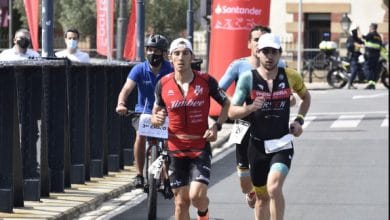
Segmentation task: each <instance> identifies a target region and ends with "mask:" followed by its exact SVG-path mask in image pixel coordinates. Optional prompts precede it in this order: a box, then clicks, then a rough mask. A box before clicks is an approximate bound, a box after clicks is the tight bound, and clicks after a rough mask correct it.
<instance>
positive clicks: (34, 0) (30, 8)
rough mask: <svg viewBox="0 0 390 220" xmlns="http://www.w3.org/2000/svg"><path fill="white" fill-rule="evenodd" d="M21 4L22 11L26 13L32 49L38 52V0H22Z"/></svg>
mask: <svg viewBox="0 0 390 220" xmlns="http://www.w3.org/2000/svg"><path fill="white" fill-rule="evenodd" d="M23 2H24V9H25V11H26V17H27V22H28V29H29V31H30V34H31V42H32V47H33V49H34V50H35V51H38V49H39V42H38V23H39V20H38V19H39V10H38V9H39V0H24V1H23Z"/></svg>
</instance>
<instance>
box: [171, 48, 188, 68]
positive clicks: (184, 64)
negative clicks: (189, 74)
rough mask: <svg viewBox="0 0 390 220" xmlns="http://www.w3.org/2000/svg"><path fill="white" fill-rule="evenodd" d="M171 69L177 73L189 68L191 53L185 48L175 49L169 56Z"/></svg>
mask: <svg viewBox="0 0 390 220" xmlns="http://www.w3.org/2000/svg"><path fill="white" fill-rule="evenodd" d="M170 58H171V61H172V64H173V67H174V69H175V70H177V71H183V70H187V69H190V68H191V60H192V53H191V51H190V50H188V49H186V48H180V47H179V48H177V49H176V50H174V51H172V53H171V55H170Z"/></svg>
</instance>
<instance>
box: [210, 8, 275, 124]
mask: <svg viewBox="0 0 390 220" xmlns="http://www.w3.org/2000/svg"><path fill="white" fill-rule="evenodd" d="M270 3H271V0H214V1H213V5H212V8H211V10H212V14H211V38H210V51H209V69H208V72H209V73H210V74H211V75H212V76H213V77H215V78H216V79H217V80H219V79H220V78H222V75H223V74H224V73H225V71H226V69H227V67H228V66H229V64H230V63H231V62H232V61H233V60H235V59H237V58H240V57H245V56H249V54H250V50H249V49H248V43H247V42H248V32H249V31H250V29H252V27H253V26H254V25H266V26H268V25H269V11H270ZM233 92H234V88H232V87H230V89H229V90H228V94H230V95H231V94H233ZM220 109H221V108H220V107H219V105H218V104H217V103H216V102H215V101H214V100H212V102H211V108H210V115H211V116H218V114H219V111H220Z"/></svg>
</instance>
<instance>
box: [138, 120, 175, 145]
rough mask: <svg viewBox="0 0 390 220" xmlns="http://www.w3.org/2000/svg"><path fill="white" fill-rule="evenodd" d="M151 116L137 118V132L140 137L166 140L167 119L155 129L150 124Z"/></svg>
mask: <svg viewBox="0 0 390 220" xmlns="http://www.w3.org/2000/svg"><path fill="white" fill-rule="evenodd" d="M151 118H152V115H150V114H142V115H141V116H140V118H139V126H138V132H139V134H140V135H142V136H146V137H154V138H161V139H168V121H169V120H168V117H167V118H166V119H165V122H164V124H163V125H161V126H160V127H155V126H153V125H152V122H151Z"/></svg>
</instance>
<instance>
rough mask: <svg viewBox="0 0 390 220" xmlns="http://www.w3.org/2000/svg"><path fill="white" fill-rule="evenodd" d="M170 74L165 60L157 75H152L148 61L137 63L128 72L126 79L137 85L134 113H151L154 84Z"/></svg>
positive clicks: (170, 66)
mask: <svg viewBox="0 0 390 220" xmlns="http://www.w3.org/2000/svg"><path fill="white" fill-rule="evenodd" d="M171 72H173V68H172V65H171V63H170V62H168V61H165V60H164V61H163V63H162V66H161V69H160V72H158V74H157V75H154V73H153V72H152V69H151V68H150V65H149V62H148V61H145V62H142V63H139V64H137V65H135V66H134V67H133V68H132V69H131V70H130V73H129V75H128V76H127V78H128V79H131V80H133V81H134V82H135V83H136V84H137V89H138V99H137V104H136V105H135V111H136V112H144V113H149V114H151V113H152V108H153V104H154V98H155V96H154V90H155V87H156V83H157V81H158V80H160V79H161V77H163V76H165V75H167V74H168V73H171ZM145 104H146V105H145Z"/></svg>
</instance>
